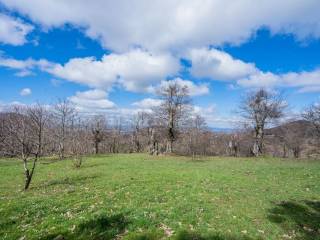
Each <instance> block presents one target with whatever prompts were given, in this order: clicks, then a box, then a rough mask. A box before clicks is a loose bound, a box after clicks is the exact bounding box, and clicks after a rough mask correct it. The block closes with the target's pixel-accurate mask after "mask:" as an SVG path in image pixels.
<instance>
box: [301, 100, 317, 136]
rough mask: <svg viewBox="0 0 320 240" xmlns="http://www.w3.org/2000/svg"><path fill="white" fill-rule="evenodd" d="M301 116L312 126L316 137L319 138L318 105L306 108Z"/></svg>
mask: <svg viewBox="0 0 320 240" xmlns="http://www.w3.org/2000/svg"><path fill="white" fill-rule="evenodd" d="M302 116H303V118H304V119H305V120H307V121H308V122H310V123H311V124H312V125H313V128H314V130H315V133H316V135H317V137H318V138H320V105H319V104H313V105H312V106H310V107H309V108H307V110H306V111H305V112H304V113H303V115H302Z"/></svg>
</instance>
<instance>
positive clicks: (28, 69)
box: [0, 54, 53, 77]
mask: <svg viewBox="0 0 320 240" xmlns="http://www.w3.org/2000/svg"><path fill="white" fill-rule="evenodd" d="M52 65H53V63H50V62H49V61H47V60H45V59H40V60H34V59H32V58H28V59H25V60H18V59H14V58H8V57H6V56H3V55H1V54H0V67H5V68H9V69H13V70H17V71H18V72H17V73H16V74H15V75H16V76H18V77H25V76H29V75H32V74H33V72H32V71H33V70H34V69H36V68H38V69H40V70H45V69H48V68H49V67H50V66H52Z"/></svg>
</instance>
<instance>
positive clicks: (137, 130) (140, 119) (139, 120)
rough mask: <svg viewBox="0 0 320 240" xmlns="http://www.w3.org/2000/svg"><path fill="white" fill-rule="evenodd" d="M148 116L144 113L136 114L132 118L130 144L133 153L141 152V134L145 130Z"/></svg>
mask: <svg viewBox="0 0 320 240" xmlns="http://www.w3.org/2000/svg"><path fill="white" fill-rule="evenodd" d="M147 119H148V114H147V113H146V112H138V113H137V114H135V115H134V116H133V118H132V121H131V123H132V142H133V146H134V151H135V152H141V151H142V150H143V146H142V144H143V143H142V138H143V132H144V130H145V129H146V123H147Z"/></svg>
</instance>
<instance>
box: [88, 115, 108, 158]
mask: <svg viewBox="0 0 320 240" xmlns="http://www.w3.org/2000/svg"><path fill="white" fill-rule="evenodd" d="M90 125H91V133H92V139H93V143H94V152H95V154H98V153H99V147H100V143H101V142H102V141H103V140H104V138H105V135H106V127H107V121H106V118H105V116H103V115H96V116H94V117H93V118H92V119H91V121H90Z"/></svg>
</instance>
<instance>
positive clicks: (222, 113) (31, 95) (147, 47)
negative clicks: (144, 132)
mask: <svg viewBox="0 0 320 240" xmlns="http://www.w3.org/2000/svg"><path fill="white" fill-rule="evenodd" d="M319 8H320V2H319V1H315V0H314V1H313V0H308V1H303V0H294V1H289V0H284V1H282V2H281V3H279V2H278V1H273V0H270V1H264V0H262V1H261V5H259V6H253V4H252V3H251V4H250V1H247V0H236V1H234V2H231V1H230V2H228V3H225V1H222V0H212V1H205V0H199V1H191V0H186V1H179V0H173V1H169V0H167V1H165V0H163V1H160V0H159V1H154V2H153V4H151V3H150V1H146V0H136V1H126V0H121V1H117V2H115V1H102V0H95V1H92V4H90V5H89V6H88V5H87V3H86V1H84V0H79V1H76V2H72V1H67V0H64V1H59V2H57V1H54V0H48V1H39V0H30V1H28V4H26V1H25V0H0V79H1V80H0V84H1V85H0V89H1V95H0V108H5V106H7V105H10V104H12V103H16V102H19V103H22V104H32V103H34V102H36V101H39V102H41V103H45V104H52V103H54V102H55V101H57V99H58V98H64V99H69V100H70V101H71V102H73V103H74V104H75V105H76V107H77V108H78V109H79V111H83V112H90V113H104V114H106V115H110V116H111V115H112V116H113V115H115V114H116V115H126V116H127V115H132V114H134V113H136V112H138V111H143V110H144V111H149V110H150V109H151V108H152V107H154V106H157V104H159V101H158V100H157V97H156V94H155V92H156V90H157V88H159V87H161V86H163V85H165V84H167V83H168V81H177V82H179V83H180V84H183V85H187V86H188V87H189V89H190V93H191V95H192V99H193V102H194V104H195V111H196V112H197V113H200V114H202V115H203V116H204V117H205V118H206V120H207V122H208V124H209V126H211V127H232V126H233V124H234V123H235V122H236V121H237V119H238V117H237V116H236V115H235V110H236V109H237V105H238V104H239V100H240V98H241V97H242V96H243V95H244V94H245V93H246V92H248V91H252V90H254V89H257V88H260V87H265V88H268V89H270V90H276V91H281V92H283V93H284V95H285V96H286V98H287V101H288V103H289V105H290V109H291V111H292V112H299V111H301V110H302V109H303V108H304V107H306V106H307V105H309V104H311V103H314V102H318V101H319V100H320V99H319V92H320V15H319V14H318V11H317V9H319ZM270 11H272V12H273V14H272V16H271V14H270ZM230 13H231V14H230Z"/></svg>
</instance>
